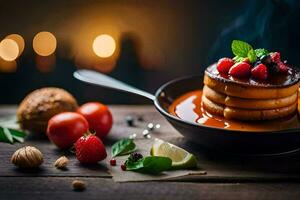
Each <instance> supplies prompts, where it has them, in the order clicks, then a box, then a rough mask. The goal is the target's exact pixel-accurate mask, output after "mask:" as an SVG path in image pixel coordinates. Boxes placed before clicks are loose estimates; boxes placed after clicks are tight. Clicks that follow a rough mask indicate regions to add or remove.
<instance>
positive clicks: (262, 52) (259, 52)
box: [254, 49, 269, 58]
mask: <svg viewBox="0 0 300 200" xmlns="http://www.w3.org/2000/svg"><path fill="white" fill-rule="evenodd" d="M254 51H255V54H256V56H257V57H258V58H260V57H262V56H264V55H268V54H269V51H268V50H266V49H255V50H254Z"/></svg>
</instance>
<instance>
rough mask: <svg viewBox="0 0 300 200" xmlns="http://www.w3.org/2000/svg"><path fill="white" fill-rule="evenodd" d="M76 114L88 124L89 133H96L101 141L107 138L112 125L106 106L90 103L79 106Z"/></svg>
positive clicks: (110, 115)
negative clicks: (81, 116)
mask: <svg viewBox="0 0 300 200" xmlns="http://www.w3.org/2000/svg"><path fill="white" fill-rule="evenodd" d="M77 112H78V113H80V114H81V115H83V116H84V117H85V119H86V120H87V121H88V122H89V126H90V131H91V132H96V135H97V136H98V137H99V138H101V139H103V138H105V137H106V136H107V134H108V133H109V131H110V129H111V127H112V124H113V118H112V114H111V112H110V111H109V109H108V107H107V106H105V105H103V104H101V103H98V102H90V103H86V104H83V105H82V106H80V108H79V109H78V110H77Z"/></svg>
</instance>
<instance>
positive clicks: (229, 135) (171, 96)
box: [74, 70, 300, 155]
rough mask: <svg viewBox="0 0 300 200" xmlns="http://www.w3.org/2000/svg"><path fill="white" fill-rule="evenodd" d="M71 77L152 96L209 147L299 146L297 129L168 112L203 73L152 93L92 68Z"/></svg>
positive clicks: (265, 150)
mask: <svg viewBox="0 0 300 200" xmlns="http://www.w3.org/2000/svg"><path fill="white" fill-rule="evenodd" d="M74 77H75V78H77V79H79V80H81V81H83V82H86V83H89V84H93V85H99V86H102V87H106V88H112V89H116V90H121V91H125V92H129V93H133V94H137V95H141V96H144V97H146V98H148V99H150V100H152V101H153V102H154V105H155V107H156V109H157V110H158V111H159V112H160V113H161V114H162V115H163V116H164V117H165V118H166V119H167V120H168V121H169V122H170V123H171V124H172V125H173V126H174V127H175V128H176V129H177V130H178V131H179V132H180V133H181V134H182V135H184V136H185V137H186V138H188V139H189V140H190V141H192V142H194V143H197V144H199V145H201V146H202V147H205V148H209V149H211V150H216V151H221V152H228V153H233V154H247V155H274V154H275V155H276V154H285V153H290V152H294V151H297V150H298V149H299V148H300V133H299V131H300V130H299V129H288V130H283V131H275V132H270V131H269V132H248V131H234V130H227V129H222V128H214V127H208V126H204V125H201V124H197V123H194V122H190V121H185V120H182V119H180V118H178V117H176V116H173V115H171V114H169V113H168V107H169V105H170V104H171V103H172V102H173V101H174V100H175V99H176V98H177V97H179V96H181V95H182V94H184V93H186V92H189V91H192V90H197V89H202V87H203V76H190V77H184V78H179V79H175V80H173V81H170V82H168V83H166V84H164V85H163V86H161V87H160V88H159V89H158V90H157V92H156V93H155V95H152V94H150V93H148V92H145V91H142V90H139V89H137V88H134V87H132V86H130V85H127V84H125V83H123V82H120V81H118V80H116V79H113V78H111V77H109V76H107V75H104V74H101V73H98V72H95V71H91V70H78V71H76V72H75V73H74ZM274 126H276V124H274Z"/></svg>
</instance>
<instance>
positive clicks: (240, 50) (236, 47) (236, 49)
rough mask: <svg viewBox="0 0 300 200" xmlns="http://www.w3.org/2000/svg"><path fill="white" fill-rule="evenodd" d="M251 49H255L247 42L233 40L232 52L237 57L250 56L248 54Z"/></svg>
mask: <svg viewBox="0 0 300 200" xmlns="http://www.w3.org/2000/svg"><path fill="white" fill-rule="evenodd" d="M251 49H253V48H252V46H251V45H250V44H248V43H247V42H243V41H240V40H233V41H232V43H231V50H232V53H233V54H234V55H235V56H239V57H243V58H245V57H247V56H248V52H249V51H250V50H251Z"/></svg>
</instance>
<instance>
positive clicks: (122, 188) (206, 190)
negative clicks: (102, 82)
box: [0, 177, 300, 200]
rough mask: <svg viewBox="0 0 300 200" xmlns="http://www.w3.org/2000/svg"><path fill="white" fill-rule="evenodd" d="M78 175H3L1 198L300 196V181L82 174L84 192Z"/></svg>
mask: <svg viewBox="0 0 300 200" xmlns="http://www.w3.org/2000/svg"><path fill="white" fill-rule="evenodd" d="M74 179H75V178H69V177H68V178H64V177H51V178H49V177H44V178H41V177H27V178H25V177H5V178H3V177H2V178H0V191H1V192H0V199H22V200H26V199H29V200H32V199H41V200H43V199H56V200H60V199H72V200H76V199H110V200H114V199H130V200H135V199H137V200H140V199H143V200H148V199H149V200H153V199H165V200H168V199H172V200H177V199H189V200H194V199H195V200H196V199H230V200H235V199H237V200H241V199H272V200H277V199H278V200H286V199H298V198H299V195H300V184H296V183H293V184H280V183H277V184H274V183H272V184H271V183H270V184H253V183H243V184H207V183H206V184H204V183H172V182H144V183H125V184H124V183H122V184H120V183H119V184H117V183H114V182H113V181H112V180H111V179H103V178H80V179H81V180H83V181H85V182H86V184H87V189H86V190H85V191H83V192H75V191H73V190H72V187H71V182H72V181H73V180H74Z"/></svg>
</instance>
